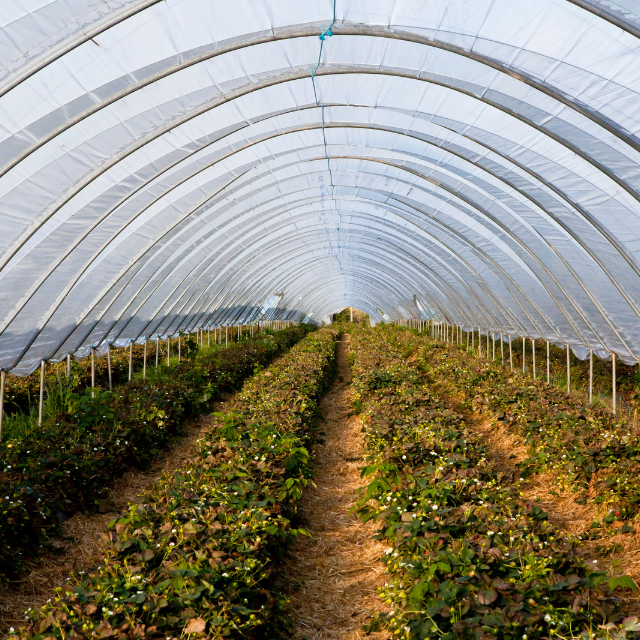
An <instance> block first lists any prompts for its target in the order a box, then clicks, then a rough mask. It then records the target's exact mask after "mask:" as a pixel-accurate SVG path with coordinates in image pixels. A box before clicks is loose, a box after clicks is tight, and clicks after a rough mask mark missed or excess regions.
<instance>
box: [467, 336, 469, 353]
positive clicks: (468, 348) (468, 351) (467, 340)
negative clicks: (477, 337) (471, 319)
mask: <svg viewBox="0 0 640 640" xmlns="http://www.w3.org/2000/svg"><path fill="white" fill-rule="evenodd" d="M468 352H469V332H468V331H467V353H468Z"/></svg>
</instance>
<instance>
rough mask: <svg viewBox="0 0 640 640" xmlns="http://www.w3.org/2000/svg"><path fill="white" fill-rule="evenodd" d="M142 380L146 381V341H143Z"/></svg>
mask: <svg viewBox="0 0 640 640" xmlns="http://www.w3.org/2000/svg"><path fill="white" fill-rule="evenodd" d="M142 379H143V380H146V379H147V341H146V340H145V341H144V358H143V359H142Z"/></svg>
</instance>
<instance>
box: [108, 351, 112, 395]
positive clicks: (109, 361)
mask: <svg viewBox="0 0 640 640" xmlns="http://www.w3.org/2000/svg"><path fill="white" fill-rule="evenodd" d="M107 369H108V371H109V391H113V383H112V381H111V345H110V344H108V345H107Z"/></svg>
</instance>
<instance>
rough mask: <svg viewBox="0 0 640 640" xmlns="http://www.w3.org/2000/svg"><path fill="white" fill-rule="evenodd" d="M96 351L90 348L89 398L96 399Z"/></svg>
mask: <svg viewBox="0 0 640 640" xmlns="http://www.w3.org/2000/svg"><path fill="white" fill-rule="evenodd" d="M95 389H96V350H95V349H94V348H93V347H91V397H92V398H95V397H96V392H95Z"/></svg>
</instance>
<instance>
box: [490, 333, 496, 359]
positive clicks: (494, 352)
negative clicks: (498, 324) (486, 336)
mask: <svg viewBox="0 0 640 640" xmlns="http://www.w3.org/2000/svg"><path fill="white" fill-rule="evenodd" d="M491 338H492V339H493V361H494V362H495V361H496V332H495V331H493V332H492V333H491Z"/></svg>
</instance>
